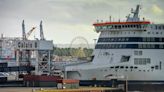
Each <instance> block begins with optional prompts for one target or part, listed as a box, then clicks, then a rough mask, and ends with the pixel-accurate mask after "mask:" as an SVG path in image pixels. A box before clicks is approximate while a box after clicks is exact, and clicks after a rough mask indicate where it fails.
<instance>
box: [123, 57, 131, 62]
mask: <svg viewBox="0 0 164 92" xmlns="http://www.w3.org/2000/svg"><path fill="white" fill-rule="evenodd" d="M129 59H130V56H122V57H121V62H128V61H129Z"/></svg>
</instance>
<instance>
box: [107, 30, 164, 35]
mask: <svg viewBox="0 0 164 92" xmlns="http://www.w3.org/2000/svg"><path fill="white" fill-rule="evenodd" d="M136 33H138V32H134V31H124V32H122V31H111V32H108V33H104V35H106V34H111V35H122V34H136ZM162 33H163V32H147V34H148V35H150V34H153V35H154V34H161V35H162Z"/></svg>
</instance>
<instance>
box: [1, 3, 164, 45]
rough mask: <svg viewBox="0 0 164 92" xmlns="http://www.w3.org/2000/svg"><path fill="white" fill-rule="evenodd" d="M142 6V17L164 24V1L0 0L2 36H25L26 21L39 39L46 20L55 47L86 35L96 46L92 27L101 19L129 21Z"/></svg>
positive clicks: (45, 27)
mask: <svg viewBox="0 0 164 92" xmlns="http://www.w3.org/2000/svg"><path fill="white" fill-rule="evenodd" d="M137 4H140V5H141V6H142V9H141V13H140V16H141V17H145V19H148V20H150V21H151V22H154V23H164V0H0V33H3V34H4V35H5V36H12V37H14V36H16V37H21V34H22V30H21V29H22V28H21V23H22V20H23V19H24V20H25V27H26V32H27V31H29V30H30V29H31V28H32V27H37V28H36V30H35V32H33V33H32V35H31V39H33V38H34V35H35V36H36V37H38V38H39V22H40V20H43V29H44V35H45V37H46V39H49V40H53V42H54V44H65V43H68V44H69V43H71V40H72V39H73V38H75V37H77V36H82V37H84V38H86V39H87V40H88V42H89V43H93V39H97V38H98V35H99V34H98V33H96V32H94V29H93V26H92V24H93V23H94V22H96V20H97V19H99V20H104V21H107V20H109V16H110V15H111V16H112V18H114V20H115V21H116V20H118V19H119V18H120V19H121V20H125V16H127V15H128V14H129V13H130V10H131V8H135V7H136V5H137Z"/></svg>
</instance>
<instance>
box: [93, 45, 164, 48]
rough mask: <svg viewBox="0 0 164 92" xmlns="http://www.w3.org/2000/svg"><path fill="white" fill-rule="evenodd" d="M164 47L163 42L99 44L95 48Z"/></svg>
mask: <svg viewBox="0 0 164 92" xmlns="http://www.w3.org/2000/svg"><path fill="white" fill-rule="evenodd" d="M122 48H125V49H164V45H163V44H158V45H157V44H97V45H96V46H95V49H122Z"/></svg>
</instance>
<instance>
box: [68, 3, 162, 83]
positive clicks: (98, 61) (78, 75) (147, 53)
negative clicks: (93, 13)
mask: <svg viewBox="0 0 164 92" xmlns="http://www.w3.org/2000/svg"><path fill="white" fill-rule="evenodd" d="M139 10H140V5H137V7H136V9H135V11H132V12H131V13H132V14H133V16H127V19H126V21H125V22H121V21H118V22H112V21H110V22H97V23H94V24H93V26H94V27H95V30H96V32H100V36H99V39H98V41H97V44H96V46H95V50H94V52H93V60H92V61H91V62H87V63H83V64H75V65H71V66H66V67H65V78H68V79H79V80H81V81H89V80H99V81H105V80H110V79H112V78H117V79H120V80H125V79H126V80H128V81H138V82H151V83H157V82H162V81H164V74H163V73H164V24H154V23H151V22H150V21H146V20H145V19H144V18H143V19H142V20H141V19H140V18H139Z"/></svg>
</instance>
